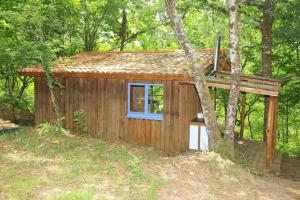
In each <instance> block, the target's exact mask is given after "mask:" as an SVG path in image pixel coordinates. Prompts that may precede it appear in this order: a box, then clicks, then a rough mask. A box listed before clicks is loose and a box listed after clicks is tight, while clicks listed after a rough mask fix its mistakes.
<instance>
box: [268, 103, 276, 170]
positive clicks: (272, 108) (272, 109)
mask: <svg viewBox="0 0 300 200" xmlns="http://www.w3.org/2000/svg"><path fill="white" fill-rule="evenodd" d="M276 120H277V97H270V99H269V111H268V122H267V130H266V133H267V141H266V159H265V168H266V169H267V170H270V169H271V165H272V162H273V156H274V151H275V148H274V147H275V135H276V134H275V132H276V124H277V121H276Z"/></svg>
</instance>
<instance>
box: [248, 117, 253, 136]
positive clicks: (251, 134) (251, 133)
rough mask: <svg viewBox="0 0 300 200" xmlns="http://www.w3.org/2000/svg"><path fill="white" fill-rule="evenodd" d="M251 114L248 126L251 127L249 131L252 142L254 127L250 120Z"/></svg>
mask: <svg viewBox="0 0 300 200" xmlns="http://www.w3.org/2000/svg"><path fill="white" fill-rule="evenodd" d="M250 114H251V113H249V114H248V125H249V131H250V137H251V140H253V132H252V125H251V120H250Z"/></svg>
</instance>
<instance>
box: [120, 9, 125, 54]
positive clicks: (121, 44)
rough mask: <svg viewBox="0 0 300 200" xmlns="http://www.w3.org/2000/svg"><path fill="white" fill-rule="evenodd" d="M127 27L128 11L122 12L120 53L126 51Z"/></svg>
mask: <svg viewBox="0 0 300 200" xmlns="http://www.w3.org/2000/svg"><path fill="white" fill-rule="evenodd" d="M126 26H127V13H126V10H125V9H123V11H122V22H121V30H120V39H121V41H120V42H121V43H120V51H123V50H124V46H125V41H126Z"/></svg>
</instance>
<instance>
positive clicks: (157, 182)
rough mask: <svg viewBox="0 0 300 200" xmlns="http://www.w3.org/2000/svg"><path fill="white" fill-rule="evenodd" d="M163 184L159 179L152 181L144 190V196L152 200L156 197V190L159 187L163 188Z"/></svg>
mask: <svg viewBox="0 0 300 200" xmlns="http://www.w3.org/2000/svg"><path fill="white" fill-rule="evenodd" d="M163 184H164V180H163V179H161V178H160V179H158V180H154V181H152V182H151V183H150V185H149V186H148V188H147V190H146V195H147V197H148V199H154V198H155V197H157V190H158V189H159V188H160V187H161V186H163Z"/></svg>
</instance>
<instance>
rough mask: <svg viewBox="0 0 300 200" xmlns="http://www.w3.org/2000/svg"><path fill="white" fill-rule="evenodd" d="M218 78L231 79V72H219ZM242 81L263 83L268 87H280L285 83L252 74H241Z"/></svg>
mask: <svg viewBox="0 0 300 200" xmlns="http://www.w3.org/2000/svg"><path fill="white" fill-rule="evenodd" d="M217 76H225V77H231V73H230V72H226V71H219V72H217ZM240 80H245V81H249V82H252V83H262V84H267V85H275V86H280V85H282V83H283V80H280V79H275V78H270V77H263V76H256V75H251V74H241V76H240Z"/></svg>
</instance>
